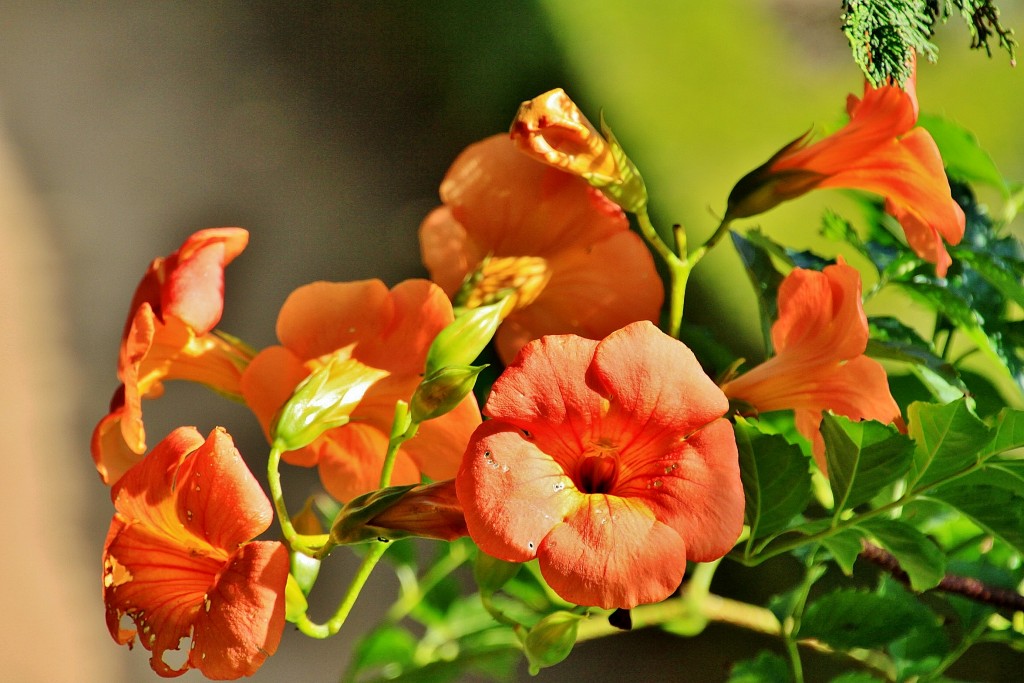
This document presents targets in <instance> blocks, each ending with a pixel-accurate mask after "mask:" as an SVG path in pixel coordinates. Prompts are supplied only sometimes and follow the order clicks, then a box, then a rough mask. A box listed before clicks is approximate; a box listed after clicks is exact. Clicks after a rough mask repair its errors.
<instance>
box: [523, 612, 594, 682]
mask: <svg viewBox="0 0 1024 683" xmlns="http://www.w3.org/2000/svg"><path fill="white" fill-rule="evenodd" d="M582 618H583V617H581V616H580V615H578V614H573V613H571V612H564V611H563V612H554V613H553V614H549V615H547V616H546V617H544V618H543V619H541V620H540V621H538V622H537V623H536V624H535V625H534V627H533V628H531V629H530V632H529V633H527V634H526V639H525V641H524V642H523V650H524V651H525V652H526V659H527V661H528V662H529V663H530V675H531V676H536V675H537V674H538V673H539V672H540V670H541V669H543V668H545V667H549V666H554V665H555V664H558V663H559V662H561V661H562V660H563V659H565V658H566V657H568V656H569V653H570V652H572V647H573V645H575V644H576V632H577V631H578V630H579V623H580V619H582Z"/></svg>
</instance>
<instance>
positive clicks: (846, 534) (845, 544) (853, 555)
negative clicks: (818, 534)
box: [821, 529, 864, 576]
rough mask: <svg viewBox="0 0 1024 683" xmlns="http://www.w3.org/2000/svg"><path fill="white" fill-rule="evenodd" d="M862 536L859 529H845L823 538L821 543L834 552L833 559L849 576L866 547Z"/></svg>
mask: <svg viewBox="0 0 1024 683" xmlns="http://www.w3.org/2000/svg"><path fill="white" fill-rule="evenodd" d="M861 537H862V534H861V532H860V531H858V530H857V529H845V530H843V531H840V532H838V533H835V534H832V535H831V536H826V537H825V538H823V539H821V544H822V545H823V546H825V548H827V549H828V551H829V552H830V553H832V559H834V560H835V561H836V564H837V565H839V568H840V569H842V570H843V573H844V574H846V575H847V576H850V575H851V574H853V564H854V562H856V561H857V557H858V556H859V555H860V551H861V550H862V549H863V547H864V546H863V545H862V544H861Z"/></svg>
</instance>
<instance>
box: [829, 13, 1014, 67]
mask: <svg viewBox="0 0 1024 683" xmlns="http://www.w3.org/2000/svg"><path fill="white" fill-rule="evenodd" d="M954 12H956V13H958V14H959V15H960V16H961V17H962V18H963V20H964V22H965V23H966V24H967V27H968V30H969V31H970V33H971V47H972V48H973V49H979V48H982V47H983V48H985V51H986V52H987V53H988V54H989V56H991V55H992V48H991V47H990V45H989V41H990V40H993V39H995V40H996V41H997V42H998V47H1000V48H1002V49H1004V50H1006V52H1007V53H1008V54H1009V55H1010V59H1011V61H1013V60H1014V59H1015V50H1016V47H1017V41H1016V40H1015V39H1014V37H1013V31H1012V29H1009V28H1006V27H1005V26H1003V24H1002V23H1001V22H1000V20H999V9H998V8H997V7H996V5H995V3H994V2H992V0H844V2H843V13H842V20H843V33H844V34H845V35H846V38H847V40H848V41H849V43H850V48H851V51H852V53H853V59H854V61H855V62H856V63H857V64H858V65H859V66H860V67H861V70H863V72H864V75H865V76H866V77H867V79H868V80H869V81H870V82H871V83H872V85H875V86H876V87H877V86H879V85H882V84H884V83H887V82H895V83H898V84H899V85H901V86H902V85H903V84H904V82H906V80H907V78H908V77H909V76H910V60H911V57H913V55H914V53H915V52H917V53H920V54H923V55H925V56H926V57H927V58H928V59H929V60H931V61H934V60H935V58H936V56H937V54H938V48H936V47H935V45H934V44H933V43H932V42H931V38H932V36H933V35H934V33H935V28H936V26H937V25H938V24H941V23H944V22H945V21H946V20H947V19H948V18H949V17H950V16H951V15H952V14H953V13H954Z"/></svg>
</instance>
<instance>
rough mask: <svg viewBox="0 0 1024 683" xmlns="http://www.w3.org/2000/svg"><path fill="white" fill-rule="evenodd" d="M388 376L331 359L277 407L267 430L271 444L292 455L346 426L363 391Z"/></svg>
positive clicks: (349, 360) (356, 363)
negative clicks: (277, 410) (329, 430)
mask: <svg viewBox="0 0 1024 683" xmlns="http://www.w3.org/2000/svg"><path fill="white" fill-rule="evenodd" d="M388 374H389V373H388V372H387V371H386V370H380V369H378V368H371V367H370V366H368V365H363V364H362V363H360V362H359V361H357V360H355V359H353V358H347V357H345V358H343V357H341V356H338V355H336V356H334V357H332V358H331V359H330V360H329V361H328V362H327V363H326V364H324V365H322V366H321V367H319V368H317V369H316V370H314V371H313V373H312V374H310V375H309V377H307V378H306V379H305V380H303V381H302V383H301V384H299V386H298V387H296V388H295V392H294V393H293V394H292V396H291V398H289V399H288V402H287V403H285V404H284V406H282V407H281V410H280V412H279V413H278V415H277V419H276V420H275V422H274V425H273V428H272V429H271V435H272V440H273V442H274V443H275V445H280V446H282V447H283V449H284V450H288V451H293V450H295V449H296V448H302V447H303V446H308V445H309V444H311V443H313V441H315V440H316V439H317V437H319V436H320V435H321V434H323V433H324V432H325V431H327V430H328V429H333V428H334V427H340V426H342V425H344V424H346V423H347V422H348V420H349V417H350V416H351V415H352V411H353V410H355V409H356V406H358V405H359V401H361V400H362V398H363V395H364V394H366V392H367V390H368V389H369V388H370V387H371V386H373V385H374V384H375V383H376V382H378V381H379V380H381V379H383V378H384V377H387V376H388Z"/></svg>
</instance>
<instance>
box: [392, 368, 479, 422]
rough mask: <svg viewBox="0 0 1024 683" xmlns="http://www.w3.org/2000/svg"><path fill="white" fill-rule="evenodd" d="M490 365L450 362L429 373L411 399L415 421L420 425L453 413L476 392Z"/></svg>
mask: <svg viewBox="0 0 1024 683" xmlns="http://www.w3.org/2000/svg"><path fill="white" fill-rule="evenodd" d="M486 367H487V366H486V365H476V366H474V365H449V366H448V367H444V368H441V369H440V370H436V371H435V372H434V373H433V374H430V375H428V376H427V377H426V378H424V380H423V381H422V382H420V384H419V386H417V387H416V391H415V392H413V395H412V398H411V399H410V400H409V409H410V411H411V414H412V421H413V422H415V423H417V424H419V423H421V422H426V421H427V420H433V419H434V418H435V417H441V416H442V415H444V414H445V413H447V412H450V411H451V410H453V409H454V408H455V406H457V405H459V403H461V402H462V399H464V398H466V396H468V395H469V392H471V391H473V385H474V384H476V378H477V376H478V375H479V374H480V372H481V371H482V370H483V369H484V368H486Z"/></svg>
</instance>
